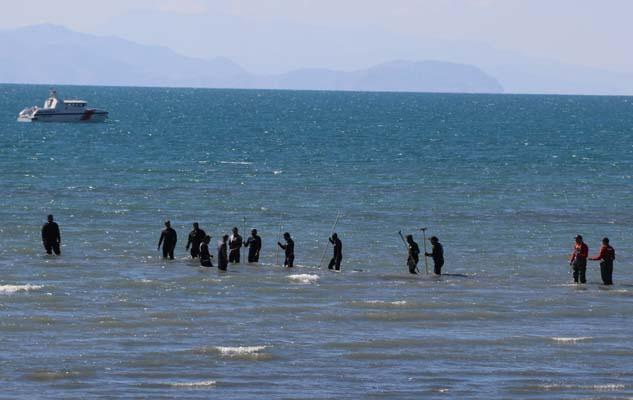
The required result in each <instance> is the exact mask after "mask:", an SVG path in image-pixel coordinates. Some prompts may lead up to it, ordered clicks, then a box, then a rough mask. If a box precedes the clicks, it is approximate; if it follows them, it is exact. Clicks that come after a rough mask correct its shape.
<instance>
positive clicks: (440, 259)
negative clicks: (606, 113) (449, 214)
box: [424, 236, 444, 275]
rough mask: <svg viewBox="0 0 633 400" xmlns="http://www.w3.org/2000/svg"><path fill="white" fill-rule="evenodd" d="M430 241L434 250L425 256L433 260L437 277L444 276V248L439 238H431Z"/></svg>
mask: <svg viewBox="0 0 633 400" xmlns="http://www.w3.org/2000/svg"><path fill="white" fill-rule="evenodd" d="M429 240H430V241H431V246H433V249H432V250H431V252H430V253H424V255H425V256H426V257H432V258H433V264H434V270H435V271H434V272H435V275H442V267H443V266H444V248H443V247H442V244H441V243H440V241H439V239H438V238H437V237H435V236H431V238H430V239H429Z"/></svg>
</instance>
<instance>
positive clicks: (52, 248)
mask: <svg viewBox="0 0 633 400" xmlns="http://www.w3.org/2000/svg"><path fill="white" fill-rule="evenodd" d="M42 243H43V244H44V249H46V254H53V252H54V253H55V255H57V256H58V255H60V254H61V250H60V248H59V246H60V245H61V243H62V237H61V235H60V233H59V225H57V222H55V221H53V216H52V215H49V216H48V222H47V223H45V224H44V226H42Z"/></svg>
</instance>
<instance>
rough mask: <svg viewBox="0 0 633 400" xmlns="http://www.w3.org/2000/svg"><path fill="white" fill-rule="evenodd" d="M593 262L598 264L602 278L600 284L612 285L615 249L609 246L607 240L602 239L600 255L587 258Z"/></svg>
mask: <svg viewBox="0 0 633 400" xmlns="http://www.w3.org/2000/svg"><path fill="white" fill-rule="evenodd" d="M589 259H590V260H593V261H601V262H600V275H601V276H602V283H604V284H605V285H613V261H614V260H615V249H614V248H613V247H611V245H609V238H607V237H606V238H604V239H602V247H600V253H599V254H598V255H597V256H595V257H591V258H589Z"/></svg>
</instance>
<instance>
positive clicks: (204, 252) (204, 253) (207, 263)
mask: <svg viewBox="0 0 633 400" xmlns="http://www.w3.org/2000/svg"><path fill="white" fill-rule="evenodd" d="M210 241H211V236H208V235H205V237H204V239H202V243H200V247H199V252H198V255H199V256H200V266H202V267H213V263H212V262H211V257H213V256H212V255H211V253H209V242H210Z"/></svg>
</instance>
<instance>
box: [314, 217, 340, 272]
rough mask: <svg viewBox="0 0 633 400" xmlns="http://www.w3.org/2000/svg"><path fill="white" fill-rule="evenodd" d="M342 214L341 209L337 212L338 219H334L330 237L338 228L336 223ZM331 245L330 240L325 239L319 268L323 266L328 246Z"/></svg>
mask: <svg viewBox="0 0 633 400" xmlns="http://www.w3.org/2000/svg"><path fill="white" fill-rule="evenodd" d="M340 216H341V212H340V211H339V212H338V213H336V220H335V221H334V225H333V226H332V232H331V233H330V237H332V235H333V234H334V231H335V230H336V225H337V224H338V219H339V218H340ZM329 245H330V241H329V240H326V241H325V246H324V247H323V255H322V256H321V261H319V268H321V264H323V260H324V259H325V253H326V252H327V248H328V246H329Z"/></svg>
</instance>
